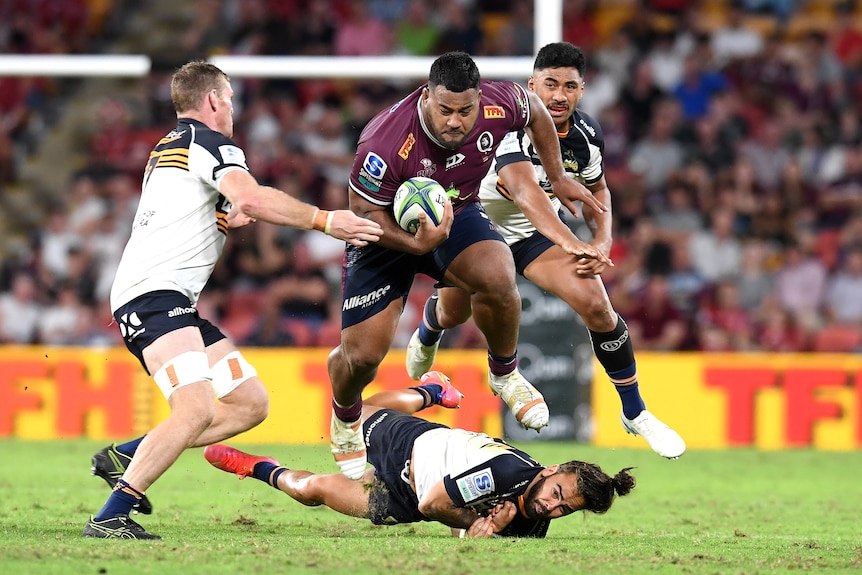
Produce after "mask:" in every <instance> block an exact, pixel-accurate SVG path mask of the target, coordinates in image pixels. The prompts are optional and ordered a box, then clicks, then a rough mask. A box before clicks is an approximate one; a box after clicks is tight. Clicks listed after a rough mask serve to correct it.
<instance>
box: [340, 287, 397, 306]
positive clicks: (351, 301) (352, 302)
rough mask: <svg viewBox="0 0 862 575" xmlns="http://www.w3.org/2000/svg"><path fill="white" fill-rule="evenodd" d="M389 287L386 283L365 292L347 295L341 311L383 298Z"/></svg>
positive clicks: (368, 304) (366, 304) (370, 304)
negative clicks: (351, 295)
mask: <svg viewBox="0 0 862 575" xmlns="http://www.w3.org/2000/svg"><path fill="white" fill-rule="evenodd" d="M391 288H392V286H389V285H386V286H383V287H382V288H380V289H376V290H374V291H371V292H368V293H366V294H362V295H355V296H353V297H349V298H347V299H346V300H344V306H342V308H341V311H347V310H351V309H353V308H356V307H369V306H372V305H374V304H376V303H377V302H379V301H380V300H381V299H383V296H385V295H386V294H387V293H388V292H389V290H390V289H391Z"/></svg>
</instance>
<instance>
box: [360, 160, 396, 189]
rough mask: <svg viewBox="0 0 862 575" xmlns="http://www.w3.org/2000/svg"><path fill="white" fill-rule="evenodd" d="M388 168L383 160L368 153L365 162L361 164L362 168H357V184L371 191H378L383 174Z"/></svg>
mask: <svg viewBox="0 0 862 575" xmlns="http://www.w3.org/2000/svg"><path fill="white" fill-rule="evenodd" d="M388 167H389V166H387V165H386V162H384V161H383V158H381V157H380V156H378V155H377V154H375V153H374V152H368V154H367V155H366V156H365V161H364V162H362V167H361V168H359V182H360V183H361V184H362V185H363V186H365V187H367V188H368V189H369V190H371V191H374V192H377V191H379V190H380V183H381V182H382V181H383V174H385V173H386V169H387V168H388Z"/></svg>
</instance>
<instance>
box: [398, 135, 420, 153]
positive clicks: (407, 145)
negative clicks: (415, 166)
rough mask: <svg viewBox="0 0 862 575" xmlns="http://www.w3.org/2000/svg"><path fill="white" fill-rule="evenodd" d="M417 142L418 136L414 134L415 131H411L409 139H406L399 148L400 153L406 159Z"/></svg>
mask: <svg viewBox="0 0 862 575" xmlns="http://www.w3.org/2000/svg"><path fill="white" fill-rule="evenodd" d="M415 143H416V137H415V136H414V135H413V132H410V133H409V134H408V135H407V139H406V140H404V143H403V144H401V149H400V150H398V155H399V156H401V157H402V158H403V159H405V160H406V159H407V157H408V156H409V155H410V150H412V149H413V144H415Z"/></svg>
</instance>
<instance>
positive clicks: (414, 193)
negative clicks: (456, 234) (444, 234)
mask: <svg viewBox="0 0 862 575" xmlns="http://www.w3.org/2000/svg"><path fill="white" fill-rule="evenodd" d="M448 201H449V198H448V197H447V196H446V190H444V189H443V186H441V185H440V184H439V183H437V181H436V180H432V179H431V178H419V177H416V178H410V179H409V180H407V181H406V182H404V183H403V184H401V185H400V186H398V190H397V191H396V192H395V198H394V200H393V201H392V211H393V213H394V215H395V221H396V222H398V225H399V226H401V229H403V230H404V231H406V232H410V233H411V234H415V233H416V230H418V229H419V214H420V213H422V212H425V214H426V215H427V216H428V219H429V220H431V223H433V224H434V225H435V226H439V225H440V222H441V221H442V220H443V207H444V206H445V205H446V202H448Z"/></svg>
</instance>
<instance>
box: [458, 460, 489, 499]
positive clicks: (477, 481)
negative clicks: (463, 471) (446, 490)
mask: <svg viewBox="0 0 862 575" xmlns="http://www.w3.org/2000/svg"><path fill="white" fill-rule="evenodd" d="M455 485H457V487H458V491H459V492H460V493H461V497H462V498H463V499H464V501H465V502H466V503H469V502H470V501H475V500H476V499H479V498H480V497H484V496H486V495H489V494H491V493H493V492H494V476H493V475H491V468H490V467H486V468H485V469H482V470H480V471H477V472H475V473H471V474H470V475H467V476H466V477H462V478H460V479H456V480H455Z"/></svg>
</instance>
